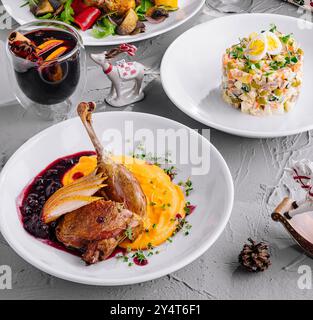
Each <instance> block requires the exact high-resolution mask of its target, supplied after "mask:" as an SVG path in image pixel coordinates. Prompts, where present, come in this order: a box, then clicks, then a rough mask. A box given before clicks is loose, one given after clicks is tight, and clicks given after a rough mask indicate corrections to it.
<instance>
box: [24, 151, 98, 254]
mask: <svg viewBox="0 0 313 320" xmlns="http://www.w3.org/2000/svg"><path fill="white" fill-rule="evenodd" d="M94 154H95V152H93V151H84V152H80V153H76V154H73V155H70V156H66V157H63V158H60V159H57V160H55V161H54V162H52V163H51V164H50V165H49V166H48V167H47V168H46V169H44V170H43V171H42V172H40V173H39V174H38V175H37V176H36V177H35V178H34V180H33V181H32V182H31V183H30V184H29V185H28V186H27V187H26V188H25V189H24V190H23V192H22V194H21V195H20V196H19V198H18V208H19V212H20V215H21V220H22V223H23V227H24V229H25V230H26V231H27V232H28V233H30V234H31V235H33V236H34V237H36V238H40V239H43V240H45V242H46V243H47V244H49V245H51V246H53V247H55V248H58V249H63V250H65V246H64V245H63V244H62V243H60V242H58V240H57V239H56V236H55V228H56V226H57V223H58V221H54V222H51V223H49V224H45V223H44V222H43V221H42V219H41V214H42V208H43V206H44V204H45V202H46V201H47V200H48V198H49V197H50V196H51V195H52V194H53V193H55V192H56V191H57V190H58V189H60V188H61V187H62V178H63V176H64V174H65V173H66V172H67V171H68V170H70V169H71V168H72V167H73V166H74V165H75V164H77V163H78V161H79V159H80V157H82V156H91V155H94Z"/></svg>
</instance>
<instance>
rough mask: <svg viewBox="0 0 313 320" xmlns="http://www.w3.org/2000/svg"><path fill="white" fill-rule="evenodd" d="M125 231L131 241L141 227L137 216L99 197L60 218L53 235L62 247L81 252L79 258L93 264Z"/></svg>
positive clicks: (121, 237) (115, 244)
mask: <svg viewBox="0 0 313 320" xmlns="http://www.w3.org/2000/svg"><path fill="white" fill-rule="evenodd" d="M126 230H131V234H132V237H131V238H132V240H135V239H136V238H137V237H138V235H139V234H140V233H141V232H142V230H143V222H142V219H141V217H139V216H138V215H136V214H134V213H132V212H131V211H129V210H127V209H125V208H123V206H122V205H121V204H119V203H116V202H113V201H105V200H99V201H96V202H93V203H91V204H89V205H87V206H84V207H82V208H80V209H77V210H74V211H72V212H70V213H68V214H66V215H65V216H64V217H62V218H61V220H60V222H59V224H58V226H57V228H56V236H57V239H58V240H59V241H60V242H62V243H63V244H64V245H65V246H67V247H70V248H76V249H80V250H82V251H84V254H83V255H82V259H83V260H84V261H85V262H86V263H87V264H94V263H96V262H98V261H102V260H105V259H107V258H108V257H109V256H110V255H111V254H112V252H113V251H114V249H115V248H116V247H117V246H118V244H119V243H120V242H121V241H123V240H125V238H126V236H125V231H126Z"/></svg>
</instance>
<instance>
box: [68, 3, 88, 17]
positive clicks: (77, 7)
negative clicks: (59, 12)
mask: <svg viewBox="0 0 313 320" xmlns="http://www.w3.org/2000/svg"><path fill="white" fill-rule="evenodd" d="M71 7H72V9H73V10H74V13H75V15H78V14H80V13H81V12H82V11H84V10H85V9H87V8H88V6H87V5H86V4H85V2H84V0H73V2H72V4H71Z"/></svg>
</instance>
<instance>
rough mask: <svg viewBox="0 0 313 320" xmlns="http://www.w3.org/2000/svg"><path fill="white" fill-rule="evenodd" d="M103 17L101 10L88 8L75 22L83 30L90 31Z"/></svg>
mask: <svg viewBox="0 0 313 320" xmlns="http://www.w3.org/2000/svg"><path fill="white" fill-rule="evenodd" d="M100 16H101V10H100V9H98V8H95V7H87V8H86V9H85V10H83V11H81V12H80V13H79V14H78V15H75V16H74V22H75V23H76V24H77V25H78V26H79V27H80V28H81V29H82V30H83V31H86V30H88V29H90V28H91V27H92V26H93V25H94V24H95V22H96V21H97V20H98V19H99V17H100Z"/></svg>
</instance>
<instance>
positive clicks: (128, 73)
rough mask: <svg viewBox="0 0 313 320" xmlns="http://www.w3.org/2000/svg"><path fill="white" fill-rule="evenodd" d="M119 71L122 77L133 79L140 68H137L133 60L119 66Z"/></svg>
mask: <svg viewBox="0 0 313 320" xmlns="http://www.w3.org/2000/svg"><path fill="white" fill-rule="evenodd" d="M117 68H118V72H119V74H120V77H121V78H122V79H125V80H128V79H133V78H134V77H136V76H137V74H138V70H137V69H136V68H135V66H134V63H133V62H124V63H121V64H119V65H118V66H117Z"/></svg>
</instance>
